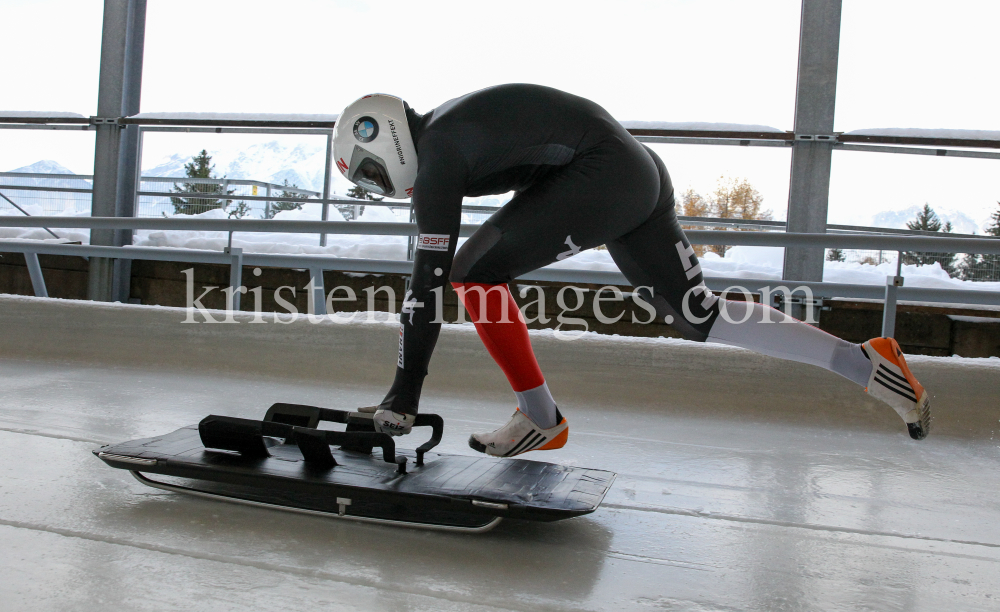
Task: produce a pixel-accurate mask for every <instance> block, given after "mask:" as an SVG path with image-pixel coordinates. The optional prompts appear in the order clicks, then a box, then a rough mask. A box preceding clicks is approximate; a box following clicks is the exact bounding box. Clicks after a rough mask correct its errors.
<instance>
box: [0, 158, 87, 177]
mask: <svg viewBox="0 0 1000 612" xmlns="http://www.w3.org/2000/svg"><path fill="white" fill-rule="evenodd" d="M8 172H31V173H35V174H76V172H73V171H72V170H70V169H69V168H67V167H66V166H63V165H62V164H60V163H59V162H56V161H52V160H51V159H43V160H40V161H36V162H35V163H33V164H31V165H30V166H23V167H21V168H15V169H13V170H8Z"/></svg>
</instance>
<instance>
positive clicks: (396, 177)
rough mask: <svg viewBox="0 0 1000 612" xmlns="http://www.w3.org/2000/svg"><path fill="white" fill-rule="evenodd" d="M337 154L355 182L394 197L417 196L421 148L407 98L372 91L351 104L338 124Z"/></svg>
mask: <svg viewBox="0 0 1000 612" xmlns="http://www.w3.org/2000/svg"><path fill="white" fill-rule="evenodd" d="M333 157H334V159H336V160H337V168H338V169H339V170H340V172H341V173H342V174H343V175H344V176H345V177H347V180H349V181H351V182H352V183H354V184H355V185H360V186H361V187H364V188H365V189H367V190H368V191H371V192H374V193H377V194H379V195H384V196H387V197H390V198H400V199H402V198H408V197H410V196H411V195H413V183H414V181H415V180H416V179H417V148H416V146H414V144H413V137H412V136H410V127H409V124H408V123H407V122H406V110H405V107H404V106H403V100H402V99H401V98H397V97H396V96H390V95H386V94H372V95H370V96H365V97H363V98H361V99H359V100H355V101H354V102H352V103H351V104H349V105H348V106H347V108H345V109H344V112H343V113H341V114H340V117H339V118H338V119H337V123H336V125H335V126H334V130H333Z"/></svg>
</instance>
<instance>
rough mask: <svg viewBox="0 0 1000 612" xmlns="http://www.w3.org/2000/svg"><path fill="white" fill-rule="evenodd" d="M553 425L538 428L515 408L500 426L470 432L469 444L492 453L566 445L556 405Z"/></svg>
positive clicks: (508, 454) (565, 428)
mask: <svg viewBox="0 0 1000 612" xmlns="http://www.w3.org/2000/svg"><path fill="white" fill-rule="evenodd" d="M556 421H558V422H559V424H558V425H556V426H555V427H551V428H549V429H542V428H541V427H539V426H538V425H535V422H534V421H532V420H531V419H529V418H528V417H527V415H525V414H524V413H523V412H521V409H520V408H518V409H517V410H515V411H514V416H512V417H511V418H510V421H507V424H506V425H504V426H503V427H501V428H500V429H498V430H496V431H493V432H490V433H479V434H472V435H471V436H469V446H470V447H471V448H472V449H473V450H477V451H479V452H481V453H486V454H487V455H491V456H493V457H513V456H514V455H520V454H521V453H526V452H528V451H533V450H554V449H557V448H562V447H563V446H565V445H566V440H567V439H568V438H569V423H567V422H566V419H564V418H563V415H561V414H559V409H558V408H557V409H556Z"/></svg>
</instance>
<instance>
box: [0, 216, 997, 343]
mask: <svg viewBox="0 0 1000 612" xmlns="http://www.w3.org/2000/svg"><path fill="white" fill-rule="evenodd" d="M0 226H8V227H46V226H50V227H65V228H86V229H117V230H121V229H157V230H188V231H216V232H228V233H229V234H230V245H231V243H232V234H233V233H235V232H284V233H307V234H315V233H318V232H323V233H328V234H363V235H382V236H415V235H416V234H417V227H416V224H413V223H365V222H357V221H353V222H342V221H284V220H281V221H276V220H256V219H254V220H247V219H242V220H233V219H178V218H176V217H175V218H161V219H156V218H146V219H142V218H118V217H0ZM478 227H479V226H478V225H468V224H463V225H462V226H461V230H460V236H469V235H471V234H472V233H473V232H474V231H475V230H476V229H477V228H478ZM687 236H688V239H689V240H690V241H691V243H692V244H715V243H718V241H719V232H717V231H711V230H708V231H706V230H695V231H689V232H687ZM726 242H727V243H729V244H734V245H745V246H768V247H823V248H867V249H872V248H874V249H883V250H894V251H898V252H903V251H926V252H975V253H989V254H1000V239H990V238H959V237H937V236H898V235H897V236H890V235H875V236H872V235H859V234H796V233H779V232H727V233H726ZM0 252H16V253H24V254H25V258H26V260H28V270H29V273H30V276H31V280H32V284H33V287H34V290H35V294H36V295H38V296H43V297H46V296H47V290H46V288H45V284H44V279H43V278H42V272H41V266H40V265H39V263H38V255H39V254H47V255H71V256H72V255H76V256H83V257H107V258H110V259H132V260H143V259H146V260H158V261H182V262H192V263H216V264H228V265H229V266H230V290H229V292H228V293H227V300H228V301H229V303H228V307H229V308H230V309H233V310H238V309H239V307H240V293H239V290H238V288H239V287H241V286H242V267H243V266H244V265H253V266H274V267H285V268H305V269H308V270H309V272H310V277H311V279H312V282H313V285H312V286H313V291H315V292H316V294H315V295H314V296H313V298H314V299H312V300H311V301H312V303H313V304H314V308H315V311H314V314H320V315H322V314H326V308H325V295H326V294H325V288H324V285H323V271H324V270H338V271H344V272H360V273H374V274H387V273H388V274H408V273H409V272H410V271H411V266H412V263H411V262H409V261H402V260H372V259H348V258H339V257H332V256H323V255H275V254H260V253H244V252H243V250H242V249H240V248H234V247H232V246H229V247H227V248H226V249H225V250H224V251H223V252H218V251H204V250H196V249H174V248H162V247H134V246H122V247H105V246H91V245H70V244H57V243H52V242H42V241H18V240H0ZM898 261H899V262H900V264H897V272H896V274H895V275H894V276H889V277H888V278H887V281H886V285H885V286H884V287H880V286H879V285H863V284H840V283H826V282H791V283H787V284H794V285H795V287H794V288H793V287H789V289H790V292H789V294H788V297H789V301H793V300H795V299H799V300H802V299H803V298H801V297H799V298H795V297H794V294H796V293H797V294H800V295H805V296H806V297H807V299H815V296H820V297H821V298H830V297H847V298H862V299H882V300H884V308H883V328H882V333H883V335H886V336H891V335H893V332H894V330H895V318H896V302H897V300H899V299H904V300H913V301H924V302H942V303H958V304H987V305H996V304H1000V291H982V290H968V289H927V288H919V287H904V286H903V278H902V276H901V274H900V268H899V266H900V265H901V261H902V259H901V258H899V259H898ZM517 280H521V281H527V282H531V281H536V282H566V283H585V284H600V285H619V286H630V283H629V281H628V280H627V279H626V278H625V276H624V275H623V274H621V273H620V272H609V271H597V270H571V269H554V268H542V269H539V270H536V271H534V272H530V273H528V274H525V275H523V276H521V277H518V279H517ZM705 282H706V284H707V285H708V287H709V288H710V289H712V290H713V291H725V290H726V289H728V288H731V287H733V286H739V287H743V288H746V289H747V290H748V291H750V292H751V293H759V294H767V295H770V294H771V293H773V291H772V285H774V284H775V282H776V281H774V280H768V279H748V278H724V277H706V278H705ZM777 282H778V283H782V281H777ZM321 294H322V295H323V299H315V298H318V297H319V296H320V295H321ZM806 305H807V306H811V305H814V304H806Z"/></svg>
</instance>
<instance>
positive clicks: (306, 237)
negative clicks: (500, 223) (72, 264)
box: [0, 206, 1000, 291]
mask: <svg viewBox="0 0 1000 612" xmlns="http://www.w3.org/2000/svg"><path fill="white" fill-rule="evenodd" d="M26 210H28V212H29V213H31V214H42V213H41V210H40V207H39V210H32V209H31V208H30V207H28V208H27V209H26ZM4 214H13V215H20V213H18V212H17V211H0V215H4ZM65 214H66V216H80V213H79V212H77V211H75V210H73V209H70V208H67V209H66V211H65ZM83 216H85V215H83ZM193 217H198V218H202V219H225V218H227V215H226V213H225V211H223V210H213V211H209V212H206V213H203V214H201V215H193ZM275 218H276V219H289V220H318V219H319V218H320V209H319V206H306V207H305V208H304V209H303V210H294V211H283V212H280V213H278V215H277V216H276V217H275ZM330 220H331V221H343V220H344V218H343V216H341V215H340V213H339V212H338V211H337V210H336V209H335V208H333V207H331V208H330ZM360 220H361V221H370V222H405V221H407V220H408V219H407V216H406V214H405V213H400V214H394V213H393V211H391V210H390V209H388V208H385V207H382V206H366V207H365V210H364V213H363V214H362V216H361V219H360ZM465 222H467V223H469V222H473V220H472V219H471V218H470V217H469V215H468V214H466V219H465ZM50 229H52V230H53V231H55V233H56V234H58V235H59V236H60V237H61V238H63V239H64V240H72V241H80V242H83V243H84V244H86V243H88V241H89V233H88V232H87V231H85V230H73V229H59V228H50ZM0 239H23V240H54V239H53V238H52V237H51V235H49V234H48V233H47V232H46V231H45V230H44V229H37V228H34V229H28V228H8V227H0ZM228 239H229V237H228V234H226V233H225V232H188V231H155V230H139V231H137V232H136V233H135V238H134V240H133V244H134V245H136V246H148V247H173V248H187V249H204V250H211V251H221V250H222V249H223V248H225V247H226V245H227V243H228ZM463 240H464V239H463ZM460 243H461V241H460ZM233 246H236V247H240V248H243V249H244V250H245V251H246V252H249V253H287V254H308V255H330V256H332V257H345V258H361V259H385V260H404V259H406V247H407V239H406V238H405V237H403V236H361V235H329V236H328V237H327V246H326V247H321V246H319V239H318V235H316V234H285V233H249V232H245V233H237V234H235V235H234V236H233ZM783 258H784V249H781V248H772V247H748V246H737V247H733V248H731V249H729V251H727V252H726V256H725V257H720V256H718V255H716V254H715V253H706V254H705V255H704V257H702V258H701V267H702V270H703V271H704V273H705V275H706V276H709V277H726V278H755V279H767V280H772V279H773V280H778V279H781V275H782V262H783ZM549 267H550V268H554V269H572V270H603V271H617V270H618V266H616V265H615V263H614V261H612V259H611V255H610V253H608V251H606V250H596V249H593V250H589V251H584V252H582V253H580V254H579V255H576V256H574V257H571V258H569V259H565V260H563V261H561V262H556V263H554V264H552V265H551V266H549ZM895 273H896V264H895V262H894V261H887V262H885V263H882V264H881V265H870V264H861V263H850V262H835V261H828V262H826V264H825V267H824V272H823V280H824V281H826V282H830V283H847V284H864V285H884V284H885V278H886V276H891V275H893V274H895ZM903 276H904V277H905V278H906V286H907V287H924V288H932V289H975V290H983V291H1000V283H998V282H989V283H988V282H969V281H963V280H960V279H956V278H950V277H949V276H948V274H947V272H945V271H944V270H942V269H941V266H940V265H938V264H936V263H935V264H933V265H930V266H909V265H904V266H903Z"/></svg>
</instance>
